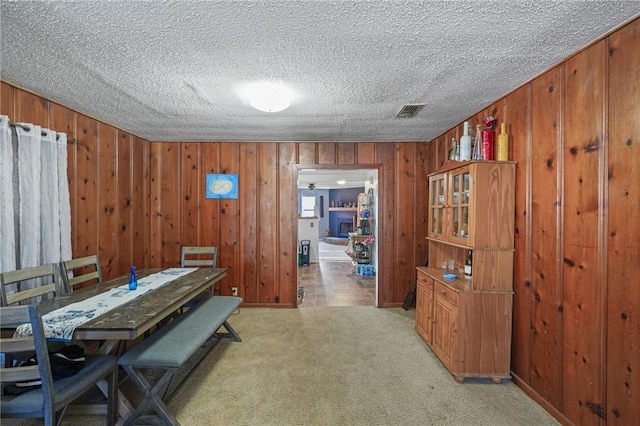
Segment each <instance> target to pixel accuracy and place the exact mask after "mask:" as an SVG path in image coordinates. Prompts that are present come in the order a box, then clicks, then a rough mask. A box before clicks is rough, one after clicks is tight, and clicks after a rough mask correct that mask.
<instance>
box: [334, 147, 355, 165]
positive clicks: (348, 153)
mask: <svg viewBox="0 0 640 426" xmlns="http://www.w3.org/2000/svg"><path fill="white" fill-rule="evenodd" d="M336 146H337V149H338V153H337V157H338V161H337V162H338V164H355V163H356V144H355V143H353V142H338V143H337V144H336Z"/></svg>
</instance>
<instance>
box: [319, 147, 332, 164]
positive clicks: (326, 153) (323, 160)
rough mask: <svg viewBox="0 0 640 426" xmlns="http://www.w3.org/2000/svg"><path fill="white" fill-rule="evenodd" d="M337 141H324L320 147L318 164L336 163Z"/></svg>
mask: <svg viewBox="0 0 640 426" xmlns="http://www.w3.org/2000/svg"><path fill="white" fill-rule="evenodd" d="M336 145H337V144H336V143H335V142H322V143H319V144H318V145H317V147H318V164H336V162H337V158H336Z"/></svg>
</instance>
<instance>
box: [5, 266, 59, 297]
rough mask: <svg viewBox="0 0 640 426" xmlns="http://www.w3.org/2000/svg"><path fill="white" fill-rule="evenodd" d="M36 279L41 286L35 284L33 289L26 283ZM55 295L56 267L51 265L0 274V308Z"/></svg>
mask: <svg viewBox="0 0 640 426" xmlns="http://www.w3.org/2000/svg"><path fill="white" fill-rule="evenodd" d="M36 278H39V279H41V281H42V284H40V283H38V282H36V283H35V284H33V285H35V287H33V285H30V283H28V281H29V280H33V279H36ZM27 287H33V288H27ZM55 293H56V267H55V265H53V264H52V263H50V264H47V265H42V266H34V267H32V268H24V269H18V270H17V271H9V272H3V273H2V274H0V296H1V300H0V304H1V306H8V305H12V304H14V303H19V302H22V301H25V300H28V299H32V298H34V297H38V296H43V295H45V294H53V295H55Z"/></svg>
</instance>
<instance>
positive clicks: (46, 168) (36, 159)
mask: <svg viewBox="0 0 640 426" xmlns="http://www.w3.org/2000/svg"><path fill="white" fill-rule="evenodd" d="M0 132H1V134H0V137H1V138H2V139H1V140H0V155H1V158H0V166H1V171H0V173H2V175H1V177H2V182H0V185H1V186H0V190H1V192H0V196H1V198H0V202H1V203H2V204H1V205H0V214H1V216H0V220H1V221H2V223H1V225H0V232H1V236H2V256H1V257H2V259H1V261H0V272H2V271H10V270H14V269H21V268H27V267H31V266H39V265H44V264H47V263H57V262H60V261H63V260H69V259H71V209H70V205H69V186H68V181H67V135H66V134H64V133H56V132H54V131H52V130H48V129H42V128H40V126H36V125H33V124H29V123H16V125H15V127H14V131H13V132H12V129H11V126H10V125H9V118H8V117H7V116H1V115H0Z"/></svg>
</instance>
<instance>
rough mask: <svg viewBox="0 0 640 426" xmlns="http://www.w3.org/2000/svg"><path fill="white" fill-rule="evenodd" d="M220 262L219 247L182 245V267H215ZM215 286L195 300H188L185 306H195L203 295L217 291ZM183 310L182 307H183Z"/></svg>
mask: <svg viewBox="0 0 640 426" xmlns="http://www.w3.org/2000/svg"><path fill="white" fill-rule="evenodd" d="M217 263H218V247H196V246H182V255H181V257H180V267H181V268H188V267H192V266H197V267H201V266H204V267H209V268H215V267H216V265H217ZM216 291H217V290H216V288H215V286H214V287H213V288H211V290H210V291H207V292H206V293H202V294H201V295H199V296H197V297H196V298H195V299H194V300H193V301H191V302H188V303H186V304H185V305H184V307H193V304H194V303H197V302H198V301H199V300H201V299H202V298H203V297H206V296H207V295H211V294H214V293H216ZM181 311H182V309H181Z"/></svg>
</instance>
